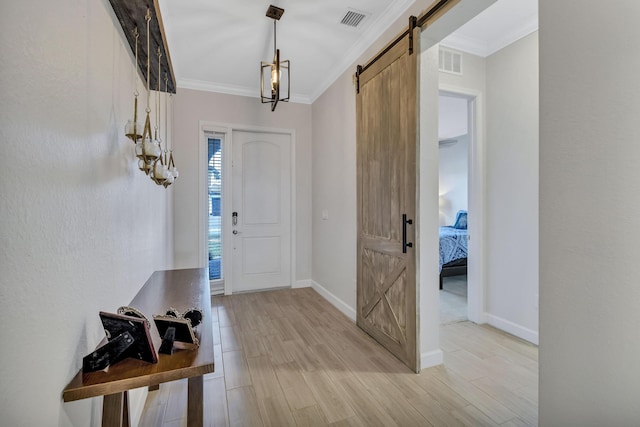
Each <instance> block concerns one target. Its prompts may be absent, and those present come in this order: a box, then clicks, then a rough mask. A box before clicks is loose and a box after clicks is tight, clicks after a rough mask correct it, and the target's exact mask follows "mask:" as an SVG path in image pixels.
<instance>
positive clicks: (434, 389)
mask: <svg viewBox="0 0 640 427" xmlns="http://www.w3.org/2000/svg"><path fill="white" fill-rule="evenodd" d="M212 316H213V319H212V321H213V326H214V327H213V330H214V343H215V353H216V372H215V373H212V374H209V375H206V376H205V377H204V396H205V402H204V411H205V426H211V427H218V426H251V427H253V426H278V427H280V426H399V427H405V426H536V425H537V423H538V349H537V347H535V346H533V345H531V344H528V343H526V342H524V341H521V340H519V339H517V338H514V337H512V336H510V335H508V334H505V333H503V332H500V331H498V330H496V329H494V328H491V327H489V326H478V325H475V324H473V323H470V322H459V323H452V324H449V325H444V326H442V327H441V335H440V340H441V348H442V350H443V351H444V365H442V366H438V367H434V368H430V369H426V370H423V371H422V373H421V374H420V375H416V374H414V373H412V372H411V371H410V370H409V369H408V368H406V367H405V366H404V365H402V364H401V363H400V362H399V361H398V360H397V359H395V358H394V357H393V356H392V355H391V354H390V353H388V352H387V351H385V350H384V349H383V348H382V347H380V346H379V345H378V344H377V343H376V342H375V341H373V340H372V339H371V338H370V337H369V336H368V335H366V334H365V333H363V332H362V331H361V330H360V329H358V328H357V327H356V325H355V324H354V323H353V322H351V320H349V319H348V318H347V317H345V316H344V315H343V314H342V313H340V312H339V311H338V310H337V309H335V308H334V307H333V306H332V305H331V304H329V303H328V302H327V301H325V300H324V299H323V298H322V297H321V296H320V295H318V294H317V293H316V292H315V291H314V290H312V289H311V288H304V289H287V290H277V291H269V292H259V293H252V294H239V295H233V296H228V297H215V298H213V299H212ZM186 399H187V382H186V380H183V381H175V382H172V383H166V384H162V385H161V386H160V390H157V391H152V392H149V396H148V398H147V402H146V406H145V410H144V413H143V417H142V420H141V423H140V425H141V426H143V427H179V426H186V425H187V424H186V415H187V402H186Z"/></svg>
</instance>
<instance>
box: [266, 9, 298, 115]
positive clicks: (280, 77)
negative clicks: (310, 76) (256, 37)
mask: <svg viewBox="0 0 640 427" xmlns="http://www.w3.org/2000/svg"><path fill="white" fill-rule="evenodd" d="M283 13H284V9H282V8H279V7H276V6H273V5H271V6H269V8H268V9H267V16H268V17H269V18H272V19H273V62H261V63H260V98H261V101H262V103H263V104H271V111H274V110H275V109H276V106H277V105H278V102H280V101H283V102H288V101H289V95H290V90H291V85H290V80H289V77H290V71H291V68H290V63H289V60H286V61H281V60H280V49H278V48H277V45H276V24H277V22H278V21H279V20H280V18H281V17H282V14H283Z"/></svg>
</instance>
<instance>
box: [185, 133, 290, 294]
mask: <svg viewBox="0 0 640 427" xmlns="http://www.w3.org/2000/svg"><path fill="white" fill-rule="evenodd" d="M198 127H199V135H200V143H199V150H198V177H199V178H198V181H199V185H198V187H199V191H198V199H199V205H200V209H199V212H200V215H199V226H198V231H199V233H198V236H199V239H198V251H199V253H200V254H201V263H202V266H203V267H204V266H206V265H207V241H206V239H205V230H206V227H207V224H206V221H207V217H206V215H205V211H206V208H207V199H206V197H205V193H206V186H207V135H206V134H207V133H210V132H214V133H218V134H222V135H224V143H223V144H224V145H223V150H224V151H223V153H222V167H223V171H222V197H223V199H222V216H223V218H222V224H223V234H222V241H223V249H222V253H223V256H222V271H223V272H224V278H225V280H224V294H225V295H231V294H232V293H233V283H232V277H233V276H232V268H233V267H232V262H231V260H232V257H233V248H232V245H230V244H227V242H231V241H232V237H233V235H232V234H231V230H232V224H231V203H229V202H226V203H225V197H231V194H232V190H231V189H232V186H231V179H232V178H231V176H232V173H231V172H232V170H231V159H233V140H232V138H233V132H234V131H244V132H260V133H278V134H285V135H289V136H290V138H291V153H290V154H291V156H290V159H291V160H290V163H291V164H290V166H291V167H290V170H291V176H290V182H291V207H290V209H291V211H290V213H291V221H290V236H291V242H290V244H291V255H290V256H291V271H290V276H291V279H290V286H292V285H293V284H294V283H295V281H296V222H297V221H296V180H295V176H296V161H295V159H296V132H295V130H294V129H282V128H271V127H261V126H252V125H243V124H232V123H220V122H211V121H204V120H200V121H199V122H198Z"/></svg>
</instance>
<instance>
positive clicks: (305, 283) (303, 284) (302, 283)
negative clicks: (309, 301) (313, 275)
mask: <svg viewBox="0 0 640 427" xmlns="http://www.w3.org/2000/svg"><path fill="white" fill-rule="evenodd" d="M312 286H313V284H312V283H311V279H302V280H296V281H295V282H293V285H292V286H291V288H293V289H297V288H310V287H312Z"/></svg>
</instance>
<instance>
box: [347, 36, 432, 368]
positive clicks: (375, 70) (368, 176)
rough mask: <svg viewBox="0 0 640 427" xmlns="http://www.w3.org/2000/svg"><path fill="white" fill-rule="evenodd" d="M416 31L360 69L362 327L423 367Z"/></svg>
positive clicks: (359, 295) (412, 364)
mask: <svg viewBox="0 0 640 427" xmlns="http://www.w3.org/2000/svg"><path fill="white" fill-rule="evenodd" d="M411 32H412V31H409V32H408V33H407V34H406V35H405V36H404V37H403V38H402V39H401V40H400V41H399V42H397V43H396V44H395V45H394V46H393V47H391V48H390V49H388V51H387V52H385V53H383V54H382V56H381V57H379V58H378V59H377V60H375V62H373V63H370V65H369V66H367V67H366V68H365V69H364V70H363V71H362V69H359V71H358V74H357V75H358V94H357V95H356V114H357V163H358V165H357V187H358V189H357V197H358V198H357V204H358V249H357V250H358V255H357V257H358V278H357V282H358V283H357V324H358V326H359V327H360V328H362V329H363V330H364V331H365V332H367V333H368V334H369V335H371V336H372V337H373V338H375V339H376V340H377V341H378V342H379V343H380V344H382V345H383V346H384V347H385V348H387V349H388V350H389V351H390V352H391V353H393V354H394V355H395V356H396V357H397V358H398V359H400V360H401V361H402V362H404V363H405V364H406V365H407V366H408V367H409V368H411V369H413V370H414V371H416V372H419V370H420V366H419V365H420V359H419V357H418V351H419V346H418V341H419V340H418V337H419V331H418V306H417V304H418V291H417V283H416V239H415V234H416V233H415V230H416V225H417V224H416V221H417V218H416V162H417V155H418V151H417V148H418V76H419V73H418V66H419V62H418V59H419V58H418V56H419V54H418V52H419V49H418V47H417V41H418V39H419V32H418V31H417V30H414V31H413V32H414V36H413V37H412V39H413V53H409V47H410V43H411V41H410V34H411Z"/></svg>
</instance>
